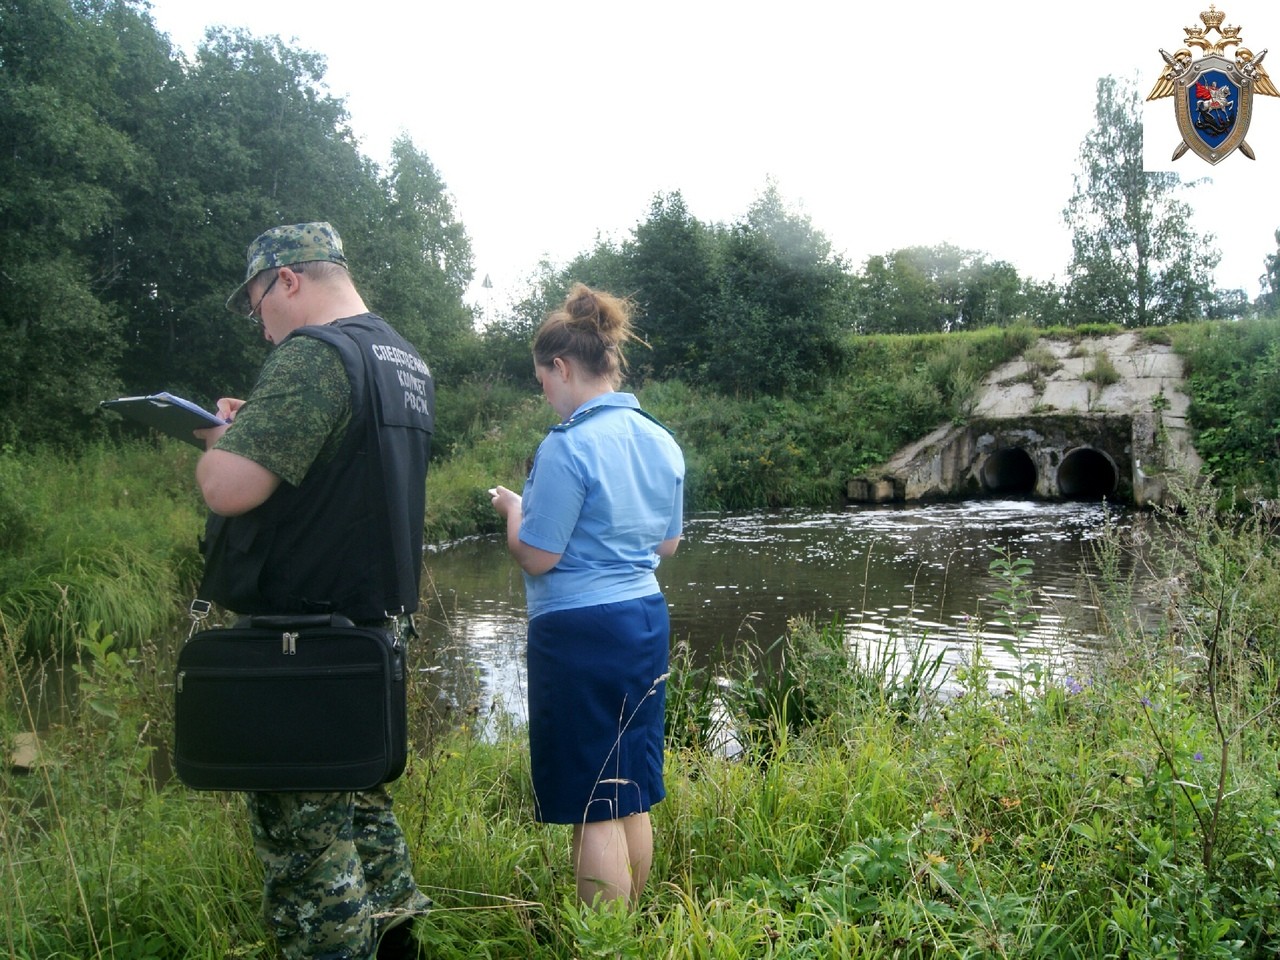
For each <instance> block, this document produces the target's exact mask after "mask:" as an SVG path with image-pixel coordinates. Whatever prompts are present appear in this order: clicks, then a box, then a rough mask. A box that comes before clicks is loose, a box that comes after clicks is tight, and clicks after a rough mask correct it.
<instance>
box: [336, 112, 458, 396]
mask: <svg viewBox="0 0 1280 960" xmlns="http://www.w3.org/2000/svg"><path fill="white" fill-rule="evenodd" d="M383 189H384V190H385V193H386V213H385V215H384V216H383V217H382V219H381V222H380V223H379V225H378V228H377V230H376V231H374V233H373V234H372V236H371V237H370V240H369V249H368V250H367V251H366V256H367V258H368V259H367V261H357V262H356V266H357V268H358V272H359V275H360V276H361V277H364V276H368V278H369V280H368V283H367V286H365V285H363V284H362V286H365V292H366V294H367V295H368V296H367V298H368V300H369V302H370V304H371V305H373V306H374V309H376V310H377V311H378V312H379V313H380V314H381V315H383V316H385V317H386V319H387V320H389V321H390V322H391V323H393V324H394V325H395V326H396V328H397V329H398V330H399V331H400V332H401V333H402V334H403V335H404V336H405V338H406V339H407V340H409V341H410V342H411V343H412V344H413V345H414V346H415V347H417V348H418V349H419V350H420V351H421V352H422V355H423V357H424V358H426V360H427V363H428V364H430V365H431V366H432V369H433V370H435V371H436V373H437V375H439V373H440V372H441V371H442V370H448V368H449V364H450V359H451V358H452V357H453V356H454V355H455V354H456V353H457V352H458V351H459V350H461V349H462V342H463V341H470V340H474V339H475V332H474V330H473V327H472V315H471V311H470V310H469V309H468V308H467V306H466V304H465V303H464V302H463V296H464V295H465V293H466V291H467V287H468V285H469V284H470V283H471V278H472V276H473V273H474V270H473V267H472V262H473V261H472V257H471V241H470V239H468V237H467V232H466V229H465V228H464V227H463V225H462V224H461V223H460V222H459V221H458V220H457V218H456V216H455V214H454V210H453V201H452V199H451V198H450V197H449V194H448V192H447V191H446V188H445V183H444V180H442V179H441V177H440V174H439V173H438V172H437V170H436V168H435V165H434V164H432V162H431V160H430V158H429V157H428V156H427V155H426V154H425V153H424V152H422V151H421V150H418V149H417V148H416V147H415V146H414V145H413V141H412V140H411V139H410V138H409V137H407V136H402V137H400V138H399V139H398V140H396V142H395V143H394V144H393V145H392V148H391V169H390V172H389V174H388V176H387V177H386V178H385V180H384V184H383Z"/></svg>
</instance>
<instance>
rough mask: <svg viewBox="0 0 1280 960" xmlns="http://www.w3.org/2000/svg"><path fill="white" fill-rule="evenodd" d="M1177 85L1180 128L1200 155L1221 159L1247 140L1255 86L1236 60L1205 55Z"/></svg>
mask: <svg viewBox="0 0 1280 960" xmlns="http://www.w3.org/2000/svg"><path fill="white" fill-rule="evenodd" d="M1242 81H1244V82H1242ZM1176 87H1177V89H1176V90H1175V96H1176V103H1177V114H1178V130H1179V131H1180V132H1181V133H1182V140H1183V142H1184V143H1186V145H1187V146H1188V147H1190V148H1191V149H1192V150H1193V151H1195V153H1196V154H1197V155H1198V156H1200V157H1201V158H1203V159H1205V160H1207V161H1209V162H1210V163H1217V162H1218V161H1219V160H1221V159H1223V158H1224V157H1226V156H1227V155H1229V154H1230V153H1231V152H1232V151H1234V150H1235V149H1236V147H1238V146H1240V144H1241V143H1243V142H1244V137H1245V134H1246V133H1248V132H1249V120H1250V119H1251V117H1252V116H1253V88H1252V84H1250V83H1249V82H1248V81H1247V80H1246V78H1244V77H1242V76H1241V75H1240V72H1239V71H1238V70H1237V69H1236V65H1235V63H1234V62H1232V61H1230V60H1227V59H1226V58H1225V57H1219V56H1208V57H1202V58H1201V59H1199V60H1197V61H1195V62H1194V63H1192V64H1191V67H1190V69H1189V70H1187V71H1186V72H1185V73H1184V74H1183V76H1182V77H1180V78H1179V79H1178V80H1177V81H1176Z"/></svg>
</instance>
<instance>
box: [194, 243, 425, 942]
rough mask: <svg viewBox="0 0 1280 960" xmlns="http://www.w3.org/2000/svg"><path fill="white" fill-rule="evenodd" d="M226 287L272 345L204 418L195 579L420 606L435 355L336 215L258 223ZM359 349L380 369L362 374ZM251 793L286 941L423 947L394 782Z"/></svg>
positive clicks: (292, 599)
mask: <svg viewBox="0 0 1280 960" xmlns="http://www.w3.org/2000/svg"><path fill="white" fill-rule="evenodd" d="M227 305H228V307H229V308H231V309H236V310H238V311H240V312H245V311H247V313H248V317H249V319H250V320H251V321H252V322H254V323H260V324H261V325H262V328H263V335H264V336H265V337H266V339H267V340H268V341H270V342H271V343H272V344H275V349H274V350H273V351H272V352H271V354H270V355H269V356H268V358H267V360H266V362H265V363H264V364H263V367H262V370H261V372H260V374H259V378H258V382H257V384H256V385H255V386H254V388H253V391H252V392H251V393H250V395H249V397H248V399H246V400H238V399H233V398H224V399H221V400H219V401H218V414H219V415H220V416H221V417H223V418H224V419H226V420H228V421H229V424H228V426H225V427H218V428H214V429H211V430H204V431H199V432H198V436H200V437H201V438H202V439H203V440H204V441H205V446H206V452H205V453H204V455H203V456H202V457H201V459H200V462H199V464H198V465H197V467H196V480H197V482H198V483H199V485H200V489H201V493H202V494H203V496H204V498H205V502H206V503H207V504H208V506H209V509H210V511H211V517H210V526H209V531H208V537H207V540H206V543H205V553H206V573H205V580H204V583H203V584H202V585H201V592H200V596H201V597H204V598H205V599H210V600H214V601H216V602H218V603H219V604H222V605H223V606H226V607H227V608H228V609H231V610H235V611H236V612H238V613H289V614H293V613H304V612H314V611H317V610H328V611H331V612H336V613H342V614H345V615H347V616H348V617H350V618H351V619H352V620H355V621H357V622H360V623H362V624H364V625H379V626H388V627H389V626H390V624H389V623H386V622H385V621H386V618H387V617H388V611H391V612H393V613H395V614H401V613H407V612H411V611H412V610H414V609H416V606H417V574H418V572H419V569H420V564H421V531H422V511H423V509H424V506H425V486H426V467H427V465H426V455H427V453H428V452H429V449H430V430H431V415H432V411H433V407H434V386H433V384H432V383H431V379H430V373H429V372H428V371H427V368H426V365H425V364H423V363H422V361H421V359H420V358H419V357H418V356H417V353H416V352H415V351H414V350H413V347H412V346H410V345H409V344H408V343H407V342H406V341H404V340H403V338H401V337H400V336H399V335H398V334H397V333H395V331H394V330H392V329H391V327H390V326H388V325H387V324H386V322H385V321H383V320H382V319H381V318H379V317H376V316H374V315H372V314H370V313H369V311H368V309H367V307H366V306H365V304H364V301H363V299H362V298H361V296H360V294H359V292H358V291H357V289H356V287H355V286H354V284H353V283H352V280H351V277H350V275H349V274H348V272H347V267H346V258H345V256H344V254H343V250H342V241H341V240H340V238H339V237H338V234H337V232H336V231H335V230H334V229H333V227H331V226H330V225H329V224H327V223H307V224H295V225H288V226H281V227H276V228H274V229H272V230H268V231H267V232H265V233H263V234H262V235H261V236H259V237H258V238H257V239H256V240H254V242H253V243H252V244H251V245H250V247H249V252H248V269H247V271H246V275H245V282H244V283H243V284H241V285H240V287H239V288H238V289H237V290H236V291H235V293H233V294H232V296H231V298H230V299H229V300H228V301H227ZM322 326H323V327H327V328H328V329H324V330H318V329H315V328H318V327H322ZM304 334H307V335H304ZM348 340H349V341H350V344H349V343H348ZM335 342H336V343H335ZM351 344H354V346H352V345H351ZM366 354H371V355H376V359H371V358H370V357H366V356H365V355H366ZM353 356H354V357H355V358H356V359H355V360H354V361H353V360H351V357H353ZM362 361H363V362H364V363H365V364H366V365H367V366H366V369H368V370H369V371H371V372H370V373H368V374H366V375H363V380H364V381H366V383H365V384H364V385H363V386H362V387H357V386H356V383H357V379H359V378H360V377H361V375H360V374H359V373H358V370H359V369H360V363H361V362H362ZM379 362H382V364H383V366H384V367H385V368H386V370H385V375H388V376H389V375H393V374H394V375H395V376H397V377H398V378H399V379H398V381H397V380H391V381H389V382H391V383H399V384H402V385H406V388H405V391H404V409H403V411H392V419H394V418H395V417H397V416H402V417H404V418H405V422H404V424H403V425H402V426H404V429H403V430H401V431H400V435H397V434H395V433H394V431H392V432H391V434H388V432H387V428H386V427H385V424H384V421H385V420H386V419H387V418H386V416H385V413H386V411H385V410H384V409H383V408H382V407H378V409H379V411H380V414H379V416H378V417H376V418H375V417H374V414H373V412H372V408H373V407H375V406H377V401H376V399H366V400H364V401H361V398H360V397H359V396H354V397H353V393H354V391H355V390H360V389H363V390H366V391H372V392H374V393H376V388H374V387H372V386H369V385H368V383H367V381H372V380H377V379H378V378H379V377H380V376H383V374H377V375H376V376H375V373H376V369H377V368H378V366H379ZM352 364H354V366H352ZM388 364H398V365H400V366H396V367H394V368H393V367H391V366H388ZM351 371H356V372H351ZM353 377H354V378H356V379H353ZM406 377H407V379H406ZM385 392H386V391H385V390H384V393H385ZM396 402H397V404H398V403H399V398H398V396H397V397H396ZM353 403H358V406H353ZM366 434H367V435H368V436H370V437H372V436H374V435H375V434H376V436H377V440H376V442H374V441H370V440H363V439H362V438H363V437H365V436H366ZM423 434H425V438H424V436H423ZM401 435H404V436H410V437H412V439H411V440H407V441H406V440H403V439H401V438H400V436H401ZM361 444H363V445H361ZM384 448H386V449H384ZM388 451H389V452H388ZM367 461H375V468H376V469H377V470H379V471H380V472H378V473H376V474H375V476H377V477H378V478H379V479H380V480H381V478H383V477H384V476H386V477H389V478H390V480H389V481H388V483H389V484H390V485H391V486H392V487H393V488H394V489H393V490H392V493H391V495H390V496H389V497H387V498H385V499H388V500H399V501H401V503H400V504H399V505H398V506H397V505H395V504H393V505H392V506H391V507H385V505H383V504H381V503H379V504H377V505H376V506H373V507H371V506H370V504H369V503H368V502H367V501H369V500H381V499H383V498H381V497H369V496H367V495H366V494H365V490H366V489H367V488H366V487H363V483H364V480H365V479H366V475H365V473H364V472H362V471H366V470H368V469H372V468H367V467H366V466H364V463H365V462H367ZM353 478H354V480H355V481H359V482H356V483H354V486H355V488H354V489H352V486H353ZM379 489H381V488H379ZM396 491H399V494H398V495H397V492H396ZM384 507H385V508H384ZM300 518H301V519H300ZM370 518H375V519H377V521H378V522H371V519H370ZM397 521H400V522H397ZM414 524H416V537H415V536H414V535H413V534H414V532H415V531H414V530H412V527H413V526H414ZM237 525H238V526H237ZM380 527H386V528H392V527H394V528H395V529H379V528H380ZM406 528H409V529H408V530H406ZM229 530H239V531H240V533H239V534H233V533H228V531H229ZM353 530H358V531H360V533H359V535H358V536H353V535H352V533H351V531H353ZM245 531H248V532H250V533H252V534H253V535H252V536H245V535H244V532H245ZM263 531H265V534H266V535H263ZM335 539H337V540H338V541H340V542H336V543H335V542H334V541H335ZM243 543H249V544H250V545H251V546H250V547H249V548H243V549H241V548H240V547H239V546H238V544H243ZM259 543H267V544H268V546H262V547H258V546H253V545H254V544H259ZM415 548H416V551H417V555H416V556H415V555H414V550H415ZM238 549H239V550H240V552H239V553H237V552H236V551H237V550H238ZM271 551H275V552H274V553H273V552H271ZM282 551H284V552H283V553H282ZM385 557H392V559H390V560H387V561H386V562H385V563H384V562H383V558H385ZM369 568H379V570H380V573H379V574H378V575H376V576H375V575H373V574H371V573H370V572H369ZM246 570H247V571H249V572H246ZM388 570H389V571H390V574H388ZM389 583H394V584H396V585H395V586H388V585H387V584H389ZM410 592H411V593H412V595H411V596H408V595H406V594H408V593H410ZM246 799H247V803H248V809H249V817H250V825H251V830H252V834H253V840H254V848H255V851H256V852H257V855H258V857H259V859H260V860H261V862H262V865H263V868H264V873H265V882H264V897H263V900H264V916H265V918H266V921H267V924H268V926H269V927H270V929H271V931H272V933H273V934H274V935H275V937H276V939H277V941H278V942H279V944H280V947H281V950H282V952H283V953H284V955H285V956H286V957H289V958H303V957H306V958H325V960H340V958H341V960H348V958H349V960H369V958H372V957H375V956H376V957H378V958H387V957H412V956H416V950H415V947H414V944H413V941H412V938H411V936H410V922H409V921H411V918H412V917H413V916H414V915H415V914H417V913H421V912H423V911H425V910H426V909H427V907H428V906H429V904H430V901H429V900H428V899H427V898H426V897H425V896H423V894H422V893H421V892H420V891H419V890H418V888H417V885H416V884H415V882H414V878H413V872H412V867H411V864H410V860H409V853H408V849H407V845H406V843H405V838H404V835H403V833H402V831H401V829H400V825H399V823H398V822H397V820H396V817H395V814H394V813H393V812H392V809H391V797H390V795H389V794H388V792H387V791H386V789H385V787H382V786H379V787H376V788H374V789H372V790H367V791H360V792H354V793H352V792H347V793H250V794H246Z"/></svg>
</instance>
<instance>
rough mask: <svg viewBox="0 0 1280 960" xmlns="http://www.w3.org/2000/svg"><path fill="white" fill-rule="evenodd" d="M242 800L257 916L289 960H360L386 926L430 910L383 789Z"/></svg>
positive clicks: (256, 795)
mask: <svg viewBox="0 0 1280 960" xmlns="http://www.w3.org/2000/svg"><path fill="white" fill-rule="evenodd" d="M245 800H246V801H247V803H248V807H249V825H250V829H251V830H252V832H253V843H254V850H255V851H256V853H257V855H258V859H259V860H260V861H261V862H262V866H263V870H264V882H263V916H264V917H265V918H266V921H267V927H268V928H269V929H270V930H271V932H272V933H273V934H274V935H275V938H276V941H277V942H278V943H279V945H280V950H281V952H282V954H283V955H284V956H285V957H287V958H289V960H295V958H297V960H301V958H307V960H369V958H371V957H373V956H374V954H375V952H376V951H377V944H378V939H379V937H381V935H382V934H383V933H384V932H385V931H386V930H387V929H388V928H389V927H391V926H394V925H395V924H396V923H398V922H402V921H404V920H405V919H406V918H410V917H412V916H413V915H414V914H416V913H421V912H424V911H425V910H426V909H427V908H428V907H429V906H430V904H431V901H430V900H428V899H427V898H426V897H425V896H423V894H422V893H421V892H420V891H419V890H418V887H417V885H416V884H415V883H414V879H413V870H412V867H411V865H410V863H409V851H408V847H407V845H406V844H405V839H404V833H403V832H402V831H401V829H400V824H399V823H398V822H397V821H396V817H395V814H394V813H393V812H392V810H391V795H390V794H389V793H387V791H386V789H385V788H384V787H376V788H375V789H373V790H366V791H362V792H359V793H248V794H245Z"/></svg>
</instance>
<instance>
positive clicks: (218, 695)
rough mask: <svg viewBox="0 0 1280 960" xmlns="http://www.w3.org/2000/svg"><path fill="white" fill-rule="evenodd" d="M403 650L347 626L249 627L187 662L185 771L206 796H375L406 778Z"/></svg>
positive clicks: (217, 636)
mask: <svg viewBox="0 0 1280 960" xmlns="http://www.w3.org/2000/svg"><path fill="white" fill-rule="evenodd" d="M405 741H406V723H405V668H404V645H403V644H402V643H401V641H400V638H399V637H398V636H396V635H394V634H393V633H392V632H391V631H389V630H382V629H376V628H367V627H357V626H354V625H352V623H351V621H350V620H347V619H346V618H344V617H339V616H328V615H322V616H297V617H283V616H282V617H249V618H246V619H244V620H241V621H240V622H239V623H237V624H236V625H235V626H233V627H226V628H215V629H208V630H202V631H199V632H197V633H195V634H193V635H192V636H191V638H190V639H188V640H187V642H186V643H185V644H183V646H182V649H181V650H180V651H179V653H178V664H177V670H176V675H175V690H174V752H173V761H174V770H175V772H176V773H177V775H178V778H179V779H180V780H181V781H182V782H183V783H185V784H186V785H187V786H189V787H193V788H194V789H197V790H281V791H292V790H337V791H343V790H367V789H369V788H370V787H374V786H376V785H378V784H380V783H385V782H387V781H389V780H394V779H396V778H397V777H398V776H400V774H401V773H403V772H404V766H405V753H406V742H405Z"/></svg>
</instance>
